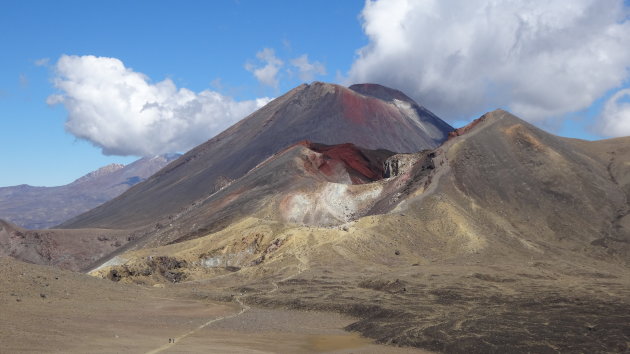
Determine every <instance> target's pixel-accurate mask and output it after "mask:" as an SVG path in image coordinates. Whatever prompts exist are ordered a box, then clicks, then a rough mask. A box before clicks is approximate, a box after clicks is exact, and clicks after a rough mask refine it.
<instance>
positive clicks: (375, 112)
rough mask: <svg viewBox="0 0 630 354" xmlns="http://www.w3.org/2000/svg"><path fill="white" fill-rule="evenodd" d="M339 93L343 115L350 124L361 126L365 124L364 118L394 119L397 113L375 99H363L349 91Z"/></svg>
mask: <svg viewBox="0 0 630 354" xmlns="http://www.w3.org/2000/svg"><path fill="white" fill-rule="evenodd" d="M340 93H341V104H342V109H343V115H344V117H346V118H347V119H348V120H349V121H351V122H352V123H355V124H359V125H363V124H366V123H367V120H366V117H372V116H381V117H395V116H396V114H397V113H398V112H395V111H394V109H393V108H392V107H390V106H388V105H387V103H385V102H384V101H382V100H379V99H377V98H373V97H365V96H362V95H359V94H357V93H355V92H353V91H350V90H342V91H340ZM385 121H387V119H385Z"/></svg>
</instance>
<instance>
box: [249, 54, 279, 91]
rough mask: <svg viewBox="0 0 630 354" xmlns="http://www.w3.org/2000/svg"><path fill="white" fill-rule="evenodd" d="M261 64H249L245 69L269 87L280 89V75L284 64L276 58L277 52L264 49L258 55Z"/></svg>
mask: <svg viewBox="0 0 630 354" xmlns="http://www.w3.org/2000/svg"><path fill="white" fill-rule="evenodd" d="M256 58H258V61H259V62H260V63H259V64H258V65H256V64H252V63H247V64H245V69H247V71H250V72H252V73H253V74H254V76H255V77H256V79H257V80H258V81H259V82H260V83H262V84H264V85H267V86H271V87H278V83H279V81H278V73H279V72H280V69H281V68H282V66H283V65H284V62H283V61H282V60H280V59H278V58H277V57H276V52H275V51H274V50H273V49H271V48H264V49H263V50H261V51H259V52H258V53H256Z"/></svg>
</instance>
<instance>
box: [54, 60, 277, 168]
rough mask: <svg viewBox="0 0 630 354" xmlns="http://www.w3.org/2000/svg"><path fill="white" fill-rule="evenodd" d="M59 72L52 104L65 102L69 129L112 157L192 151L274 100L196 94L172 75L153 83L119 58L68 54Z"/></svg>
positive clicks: (59, 62) (205, 92)
mask: <svg viewBox="0 0 630 354" xmlns="http://www.w3.org/2000/svg"><path fill="white" fill-rule="evenodd" d="M55 70H56V77H55V79H54V85H55V87H56V88H57V89H58V90H60V93H59V94H57V95H52V96H50V97H48V100H47V102H48V103H49V104H63V105H64V107H65V108H66V110H67V111H68V119H67V121H66V130H67V131H68V132H70V133H72V134H74V135H75V136H77V137H78V138H81V139H85V140H88V141H90V142H92V143H93V144H94V145H96V146H98V147H100V148H101V149H102V151H103V153H104V154H106V155H136V156H150V155H156V154H161V153H166V152H177V151H186V150H188V149H190V148H192V147H194V146H196V145H198V144H200V143H202V142H204V141H206V140H208V139H210V138H211V137H213V136H214V135H216V134H217V133H219V132H221V131H222V130H224V129H225V128H227V127H228V126H230V125H232V124H233V123H235V122H237V121H238V120H240V119H241V118H243V117H244V116H246V115H247V114H249V113H251V112H252V111H254V110H256V109H258V108H260V107H262V106H263V105H265V104H266V103H267V102H268V101H269V99H267V98H262V99H257V100H251V101H240V102H239V101H235V100H234V99H232V98H230V97H226V96H223V95H221V94H220V93H217V92H213V91H209V90H205V91H202V92H199V93H195V92H193V91H191V90H188V89H185V88H179V89H178V88H177V87H176V86H175V84H174V83H173V82H172V81H171V80H169V79H166V80H163V81H160V82H157V83H151V82H150V81H149V78H148V77H146V76H145V75H144V74H142V73H139V72H135V71H133V70H132V69H130V68H126V67H125V65H124V64H123V63H122V62H121V61H120V60H118V59H116V58H106V57H95V56H67V55H64V56H62V57H61V58H60V59H59V61H58V62H57V64H56V66H55Z"/></svg>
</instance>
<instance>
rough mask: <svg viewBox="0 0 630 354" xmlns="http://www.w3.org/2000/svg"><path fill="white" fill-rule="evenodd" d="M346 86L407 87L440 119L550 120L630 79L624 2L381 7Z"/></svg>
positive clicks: (464, 0) (444, 1) (370, 9)
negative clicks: (503, 111)
mask: <svg viewBox="0 0 630 354" xmlns="http://www.w3.org/2000/svg"><path fill="white" fill-rule="evenodd" d="M361 16H362V19H363V30H364V32H365V34H366V35H367V36H368V38H369V44H368V45H367V46H366V47H364V48H362V49H360V50H359V52H358V57H357V59H356V60H355V62H354V63H353V65H352V67H351V69H350V71H349V73H348V82H377V83H382V84H385V85H388V86H393V87H395V88H398V89H401V90H403V91H405V92H406V93H408V94H410V95H411V96H412V97H414V98H415V99H417V100H418V101H419V102H420V103H422V104H425V105H427V106H428V108H430V109H431V110H434V111H435V112H436V113H438V114H440V115H442V116H443V117H444V118H447V119H451V120H455V119H461V118H464V117H467V116H470V115H471V114H473V113H475V112H480V111H485V110H489V109H494V108H497V107H504V108H507V109H509V110H511V111H512V112H514V113H516V114H517V115H519V116H521V117H523V118H525V119H528V120H530V121H545V120H549V119H551V118H554V117H560V116H562V115H564V114H566V113H569V112H575V111H578V110H581V109H584V108H586V107H588V106H590V105H591V104H592V103H593V102H594V101H595V100H596V99H598V98H600V97H602V96H603V95H604V94H605V93H606V92H607V91H609V90H611V89H613V88H615V87H619V86H620V85H621V84H622V83H623V82H624V80H626V79H627V78H628V76H629V75H628V74H629V72H628V67H629V64H630V50H628V48H630V21H629V20H628V12H627V9H626V8H624V2H623V0H573V1H546V0H532V1H520V0H496V1H485V0H460V1H458V0H422V1H411V0H388V1H384V0H378V1H367V2H366V5H365V7H364V9H363V11H362V14H361Z"/></svg>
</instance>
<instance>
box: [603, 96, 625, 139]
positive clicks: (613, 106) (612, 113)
mask: <svg viewBox="0 0 630 354" xmlns="http://www.w3.org/2000/svg"><path fill="white" fill-rule="evenodd" d="M598 123H599V124H598V127H597V130H598V131H599V133H601V134H603V135H605V136H610V137H618V136H627V135H630V89H624V90H619V91H617V93H615V94H614V95H613V96H612V97H611V98H610V99H608V101H607V102H606V104H605V105H604V109H603V110H602V113H601V115H600V117H599V122H598Z"/></svg>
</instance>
